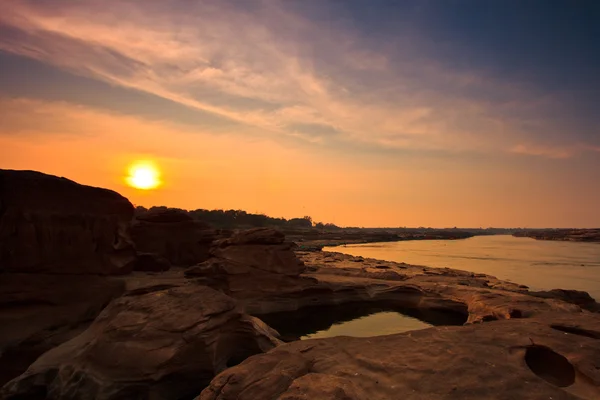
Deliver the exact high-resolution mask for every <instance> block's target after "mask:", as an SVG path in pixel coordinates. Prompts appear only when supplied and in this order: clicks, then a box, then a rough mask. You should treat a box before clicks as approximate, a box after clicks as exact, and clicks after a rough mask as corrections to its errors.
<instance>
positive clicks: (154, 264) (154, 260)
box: [133, 253, 171, 272]
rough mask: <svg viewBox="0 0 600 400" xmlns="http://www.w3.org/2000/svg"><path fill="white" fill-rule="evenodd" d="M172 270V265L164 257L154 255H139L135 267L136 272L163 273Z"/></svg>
mask: <svg viewBox="0 0 600 400" xmlns="http://www.w3.org/2000/svg"><path fill="white" fill-rule="evenodd" d="M170 268H171V263H170V262H169V260H167V259H166V258H164V257H161V256H159V255H158V254H153V253H139V254H138V255H137V260H136V261H135V264H134V266H133V270H134V271H145V272H163V271H168V270H169V269H170Z"/></svg>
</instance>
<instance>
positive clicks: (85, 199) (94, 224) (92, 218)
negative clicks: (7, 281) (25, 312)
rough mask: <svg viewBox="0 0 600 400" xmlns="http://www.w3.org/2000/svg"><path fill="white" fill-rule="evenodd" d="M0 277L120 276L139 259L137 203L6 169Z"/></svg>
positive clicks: (0, 180) (0, 195)
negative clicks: (134, 223) (133, 227)
mask: <svg viewBox="0 0 600 400" xmlns="http://www.w3.org/2000/svg"><path fill="white" fill-rule="evenodd" d="M0 212H1V215H0V272H27V273H32V272H35V273H55V274H119V273H127V272H129V271H131V268H132V262H133V260H134V259H135V255H134V250H133V246H132V243H131V240H130V238H129V234H128V226H129V222H130V220H131V218H132V216H133V206H132V204H131V203H130V202H129V201H128V200H127V199H126V198H125V197H123V196H121V195H119V194H118V193H115V192H113V191H111V190H108V189H101V188H95V187H91V186H85V185H80V184H77V183H75V182H73V181H70V180H68V179H65V178H59V177H56V176H51V175H46V174H43V173H40V172H35V171H13V170H0Z"/></svg>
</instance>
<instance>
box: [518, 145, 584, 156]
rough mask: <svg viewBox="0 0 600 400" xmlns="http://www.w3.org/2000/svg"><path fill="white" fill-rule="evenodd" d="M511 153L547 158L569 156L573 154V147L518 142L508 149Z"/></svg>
mask: <svg viewBox="0 0 600 400" xmlns="http://www.w3.org/2000/svg"><path fill="white" fill-rule="evenodd" d="M510 151H511V152H512V153H516V154H524V155H530V156H541V157H548V158H557V159H561V158H571V157H572V156H573V155H574V154H575V150H574V149H573V148H565V147H551V146H542V145H525V144H518V145H516V146H514V147H513V148H511V149H510Z"/></svg>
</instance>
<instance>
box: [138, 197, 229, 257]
mask: <svg viewBox="0 0 600 400" xmlns="http://www.w3.org/2000/svg"><path fill="white" fill-rule="evenodd" d="M131 235H132V238H133V241H134V242H135V245H136V248H137V250H138V251H140V252H145V253H155V254H157V255H159V256H161V257H164V258H165V259H167V260H168V261H169V262H170V263H171V264H172V265H174V266H183V267H189V266H191V265H194V264H197V263H200V262H203V261H205V260H207V259H208V258H209V257H210V254H209V250H210V247H211V244H212V242H213V241H214V240H215V239H218V238H220V232H219V231H217V230H214V229H211V228H210V227H209V226H208V225H206V224H205V223H203V222H200V221H195V220H193V219H192V218H191V217H190V216H189V215H187V214H186V213H184V212H182V211H179V210H169V209H167V210H157V211H151V212H149V213H148V214H144V215H141V216H138V217H137V218H136V220H135V221H134V222H133V224H132V226H131Z"/></svg>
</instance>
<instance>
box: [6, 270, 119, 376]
mask: <svg viewBox="0 0 600 400" xmlns="http://www.w3.org/2000/svg"><path fill="white" fill-rule="evenodd" d="M124 290H125V283H124V282H123V281H121V280H119V279H117V278H115V279H113V278H110V277H102V276H94V275H88V276H86V275H56V274H47V275H44V274H15V273H6V274H1V275H0V386H2V385H3V384H4V383H5V382H6V381H8V380H10V379H12V378H14V377H16V376H18V375H20V374H21V373H23V372H24V371H25V370H26V369H27V367H28V366H29V365H30V364H31V363H32V362H34V361H35V359H36V358H38V357H39V356H40V355H41V354H43V353H45V352H46V351H48V350H50V349H51V348H53V347H55V346H57V345H60V344H61V343H63V342H65V341H67V340H69V339H71V338H73V337H74V336H76V335H78V334H79V333H81V332H82V330H84V329H86V328H87V327H88V326H89V324H91V323H92V321H93V320H94V318H95V317H96V316H97V315H98V314H99V313H100V312H101V311H102V309H103V308H104V307H105V306H106V305H107V304H108V303H109V302H110V301H111V300H112V299H114V298H116V297H118V296H120V295H121V294H122V293H123V292H124Z"/></svg>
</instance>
